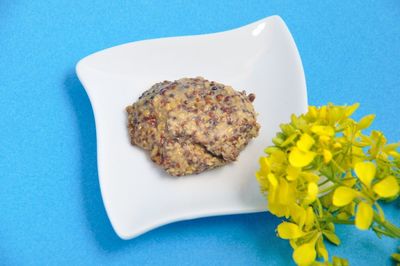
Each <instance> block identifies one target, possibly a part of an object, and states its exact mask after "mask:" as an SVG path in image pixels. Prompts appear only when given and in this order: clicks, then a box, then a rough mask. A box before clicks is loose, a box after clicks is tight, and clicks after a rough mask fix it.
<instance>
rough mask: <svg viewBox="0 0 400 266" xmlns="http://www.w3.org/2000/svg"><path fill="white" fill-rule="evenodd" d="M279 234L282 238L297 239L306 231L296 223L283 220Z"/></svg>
mask: <svg viewBox="0 0 400 266" xmlns="http://www.w3.org/2000/svg"><path fill="white" fill-rule="evenodd" d="M277 230H278V235H279V237H280V238H282V239H296V238H299V237H302V236H303V235H304V232H303V231H302V230H301V228H300V227H299V226H298V225H297V224H294V223H289V222H282V223H281V224H280V225H278V229H277Z"/></svg>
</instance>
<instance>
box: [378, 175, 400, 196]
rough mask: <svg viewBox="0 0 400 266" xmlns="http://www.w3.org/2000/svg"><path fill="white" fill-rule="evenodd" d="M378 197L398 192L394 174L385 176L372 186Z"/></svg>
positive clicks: (393, 194)
mask: <svg viewBox="0 0 400 266" xmlns="http://www.w3.org/2000/svg"><path fill="white" fill-rule="evenodd" d="M372 189H373V190H374V192H375V193H376V194H378V195H379V197H382V198H390V197H393V196H395V195H397V193H399V183H398V182H397V180H396V178H395V177H394V176H388V177H385V178H384V179H383V180H381V181H379V182H378V183H376V184H375V185H374V187H373V188H372Z"/></svg>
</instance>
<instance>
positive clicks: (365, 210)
mask: <svg viewBox="0 0 400 266" xmlns="http://www.w3.org/2000/svg"><path fill="white" fill-rule="evenodd" d="M373 216H374V211H373V210H372V206H371V205H370V204H368V203H365V202H360V203H359V204H358V205H357V212H356V221H355V225H356V227H357V228H358V229H360V230H368V229H369V227H370V226H371V223H372V218H373Z"/></svg>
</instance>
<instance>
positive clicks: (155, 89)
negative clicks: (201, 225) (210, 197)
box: [126, 77, 260, 176]
mask: <svg viewBox="0 0 400 266" xmlns="http://www.w3.org/2000/svg"><path fill="white" fill-rule="evenodd" d="M254 98H255V96H254V94H249V95H246V92H244V91H243V92H238V91H235V90H234V89H233V88H232V87H230V86H225V85H223V84H220V83H217V82H214V81H208V80H206V79H204V78H201V77H197V78H183V79H179V80H176V81H173V82H171V81H164V82H160V83H157V84H155V85H153V86H152V87H151V88H150V89H149V90H147V91H145V92H144V93H143V94H142V96H140V97H139V100H138V101H137V102H135V103H134V104H133V105H131V106H128V107H127V108H126V109H127V112H128V129H129V135H130V138H131V143H132V144H133V145H136V146H139V147H141V148H143V149H145V150H149V151H150V157H151V159H152V160H153V161H154V162H155V163H157V164H159V165H161V166H162V167H163V168H164V169H165V170H166V171H167V172H168V173H169V174H170V175H173V176H181V175H188V174H194V173H200V172H202V171H205V170H207V169H211V168H215V167H217V166H221V165H224V164H226V163H229V162H232V161H235V160H236V158H237V157H238V155H239V153H240V151H241V150H242V149H243V148H244V147H245V146H246V145H247V143H248V142H249V141H250V140H251V139H252V138H254V137H256V136H257V135H258V131H259V128H260V125H259V124H258V123H257V121H256V113H255V111H254V107H253V105H252V101H253V100H254Z"/></svg>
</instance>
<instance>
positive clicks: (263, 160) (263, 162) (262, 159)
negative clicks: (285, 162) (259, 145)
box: [259, 157, 271, 174]
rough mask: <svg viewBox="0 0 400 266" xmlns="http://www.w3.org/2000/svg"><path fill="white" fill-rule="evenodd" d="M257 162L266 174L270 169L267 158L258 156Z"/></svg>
mask: <svg viewBox="0 0 400 266" xmlns="http://www.w3.org/2000/svg"><path fill="white" fill-rule="evenodd" d="M259 163H260V168H261V170H262V171H263V172H265V173H267V174H268V173H269V172H270V171H271V168H270V165H269V162H268V159H267V158H266V157H260V160H259Z"/></svg>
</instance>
